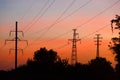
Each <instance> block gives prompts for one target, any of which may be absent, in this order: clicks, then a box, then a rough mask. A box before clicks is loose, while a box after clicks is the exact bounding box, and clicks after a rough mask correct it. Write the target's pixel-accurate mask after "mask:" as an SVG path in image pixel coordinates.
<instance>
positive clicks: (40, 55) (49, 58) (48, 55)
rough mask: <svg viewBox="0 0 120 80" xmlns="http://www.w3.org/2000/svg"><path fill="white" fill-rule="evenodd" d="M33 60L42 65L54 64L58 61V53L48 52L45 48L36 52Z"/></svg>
mask: <svg viewBox="0 0 120 80" xmlns="http://www.w3.org/2000/svg"><path fill="white" fill-rule="evenodd" d="M33 59H34V60H35V61H38V62H41V63H43V62H44V63H54V62H55V61H57V59H58V56H57V52H55V51H53V50H52V49H50V50H47V49H46V48H45V47H44V48H40V50H37V51H35V53H34V56H33Z"/></svg>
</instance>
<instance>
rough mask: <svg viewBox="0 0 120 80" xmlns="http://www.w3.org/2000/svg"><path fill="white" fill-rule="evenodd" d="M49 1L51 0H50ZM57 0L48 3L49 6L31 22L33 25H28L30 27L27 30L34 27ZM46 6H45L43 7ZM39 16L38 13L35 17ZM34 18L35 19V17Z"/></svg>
mask: <svg viewBox="0 0 120 80" xmlns="http://www.w3.org/2000/svg"><path fill="white" fill-rule="evenodd" d="M48 1H49V0H48ZM48 1H47V2H46V4H45V5H44V6H46V5H47V3H48ZM55 1H56V0H53V1H52V2H51V3H50V4H49V5H48V7H47V8H46V9H45V10H44V11H43V13H42V14H41V15H40V16H39V17H38V18H37V19H36V20H35V21H34V23H32V24H31V26H29V27H28V29H27V30H26V32H28V31H29V30H30V29H31V28H32V27H33V25H34V24H35V23H37V22H38V21H39V19H41V18H42V17H43V16H44V15H45V13H46V12H47V11H48V9H49V8H50V7H51V6H52V5H53V3H54V2H55ZM43 8H44V7H43ZM42 10H43V9H42ZM41 12H42V11H40V12H39V13H41ZM36 17H37V15H36V16H35V18H36ZM35 18H34V19H35Z"/></svg>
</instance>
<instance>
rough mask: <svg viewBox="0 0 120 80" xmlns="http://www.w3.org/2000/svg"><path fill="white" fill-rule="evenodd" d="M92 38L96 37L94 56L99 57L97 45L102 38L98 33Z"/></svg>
mask: <svg viewBox="0 0 120 80" xmlns="http://www.w3.org/2000/svg"><path fill="white" fill-rule="evenodd" d="M94 39H96V41H95V42H96V44H95V45H96V58H99V57H100V51H99V46H100V45H101V44H100V42H101V40H100V39H102V37H100V34H96V37H94Z"/></svg>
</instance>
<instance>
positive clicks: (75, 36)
mask: <svg viewBox="0 0 120 80" xmlns="http://www.w3.org/2000/svg"><path fill="white" fill-rule="evenodd" d="M80 40H81V39H79V34H78V33H76V29H73V39H68V41H72V55H71V64H72V65H74V64H75V63H77V46H76V43H77V41H80Z"/></svg>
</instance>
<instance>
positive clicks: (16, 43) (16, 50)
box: [5, 21, 28, 69]
mask: <svg viewBox="0 0 120 80" xmlns="http://www.w3.org/2000/svg"><path fill="white" fill-rule="evenodd" d="M13 32H14V33H15V38H13V39H6V40H5V44H6V42H7V41H14V42H15V48H14V49H9V53H10V52H11V50H15V69H16V68H17V55H18V50H20V51H22V52H23V49H18V41H25V42H26V43H27V45H28V41H27V40H21V39H20V38H19V37H18V32H20V33H22V36H24V33H23V31H18V22H17V21H16V23H15V31H10V33H9V36H11V33H13Z"/></svg>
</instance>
